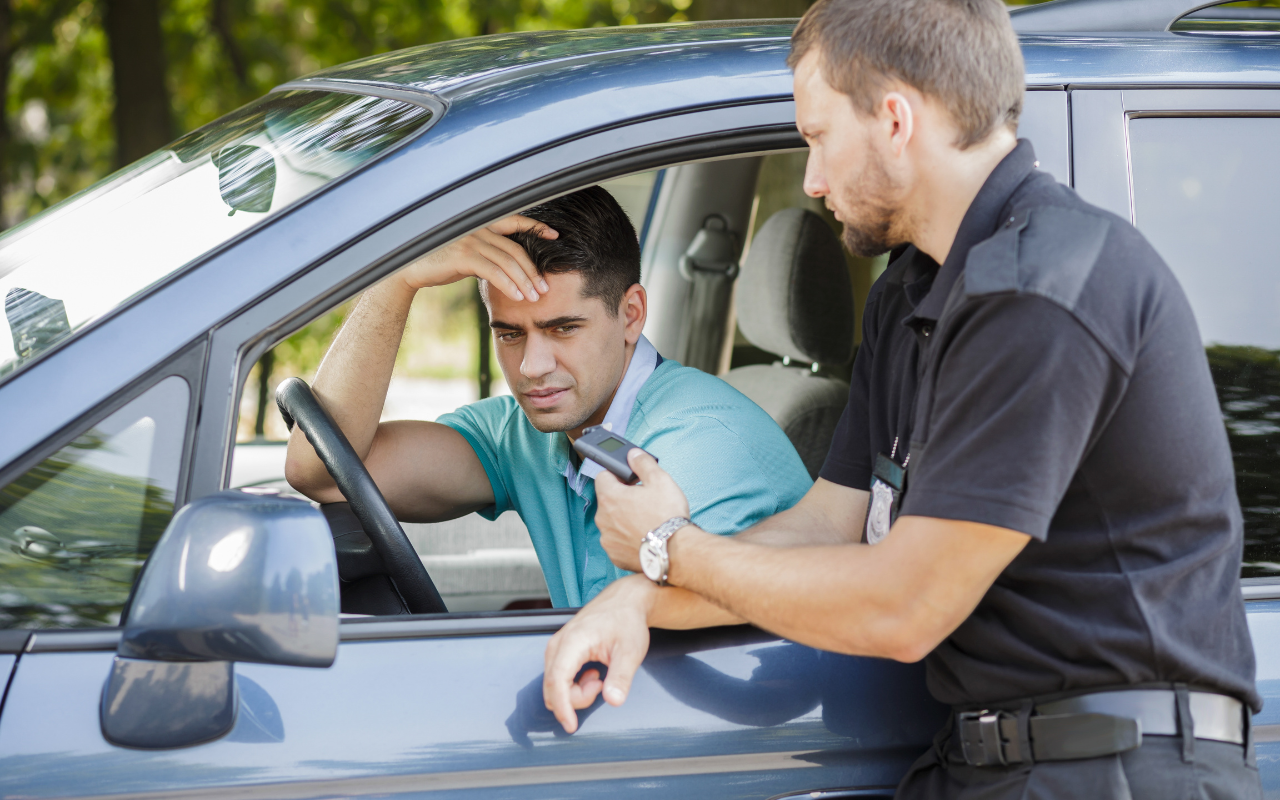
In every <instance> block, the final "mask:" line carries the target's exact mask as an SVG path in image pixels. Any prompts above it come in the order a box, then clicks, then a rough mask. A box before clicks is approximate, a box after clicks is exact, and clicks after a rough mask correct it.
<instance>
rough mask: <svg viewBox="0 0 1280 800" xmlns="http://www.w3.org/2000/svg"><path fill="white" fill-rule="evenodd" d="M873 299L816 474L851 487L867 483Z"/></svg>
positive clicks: (873, 335) (868, 471)
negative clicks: (846, 388) (845, 392)
mask: <svg viewBox="0 0 1280 800" xmlns="http://www.w3.org/2000/svg"><path fill="white" fill-rule="evenodd" d="M874 304H875V301H874V300H868V301H867V307H866V310H865V311H864V312H863V315H862V343H861V344H860V345H858V354H857V355H856V356H854V359H853V377H852V378H851V379H850V380H849V402H848V403H846V404H845V407H844V411H842V412H841V413H840V421H839V422H838V423H836V430H835V433H834V434H833V435H832V437H831V448H830V449H829V450H827V458H826V460H825V461H824V462H823V463H822V470H821V471H820V472H819V473H818V477H819V478H822V479H824V480H828V481H831V482H832V483H838V484H840V485H841V486H848V487H851V488H854V489H867V488H868V487H870V486H871V467H872V465H871V429H870V425H871V406H870V401H871V361H872V358H873V354H874V352H875V341H876V329H875V324H874V320H875V318H876V316H877V314H876V310H875V308H874Z"/></svg>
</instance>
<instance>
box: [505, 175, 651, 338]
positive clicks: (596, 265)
mask: <svg viewBox="0 0 1280 800" xmlns="http://www.w3.org/2000/svg"><path fill="white" fill-rule="evenodd" d="M522 213H523V214H524V215H525V216H526V217H530V218H532V219H536V220H537V221H538V222H541V223H544V224H546V225H548V226H549V227H551V228H552V229H553V230H555V231H556V232H557V233H559V234H560V236H559V238H556V239H543V238H542V237H540V236H538V235H537V234H536V233H533V232H525V233H516V234H512V235H511V236H509V237H507V238H509V239H512V240H513V241H515V242H516V243H517V244H519V245H520V246H521V247H523V248H524V249H525V252H527V253H528V254H529V257H530V258H531V259H533V264H534V266H536V267H537V268H538V274H539V275H547V274H553V275H554V274H557V273H561V272H578V273H581V275H582V294H583V296H584V297H598V298H600V300H601V301H602V302H603V303H604V305H605V308H607V309H609V313H610V314H612V315H614V316H617V314H618V307H619V306H620V305H622V298H623V296H624V295H626V293H627V290H628V289H630V288H631V287H632V286H634V285H635V284H637V283H639V282H640V243H639V241H638V240H637V238H636V229H635V228H634V227H632V225H631V220H630V219H628V218H627V213H626V212H625V211H623V210H622V206H620V205H618V201H617V200H615V199H613V195H611V194H609V192H607V191H606V190H604V189H602V188H600V187H599V186H592V187H589V188H587V189H581V190H579V191H576V192H574V193H573V194H567V195H565V196H563V197H557V198H556V199H555V200H549V201H547V202H545V203H543V204H542V205H539V206H534V207H533V208H531V209H529V210H528V211H524V212H522Z"/></svg>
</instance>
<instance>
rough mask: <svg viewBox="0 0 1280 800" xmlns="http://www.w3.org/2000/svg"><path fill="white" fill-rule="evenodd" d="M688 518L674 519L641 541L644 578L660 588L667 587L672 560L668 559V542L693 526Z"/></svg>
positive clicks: (650, 532)
mask: <svg viewBox="0 0 1280 800" xmlns="http://www.w3.org/2000/svg"><path fill="white" fill-rule="evenodd" d="M692 524H693V520H691V519H688V518H687V517H672V518H671V519H669V520H667V521H666V522H664V523H662V524H661V525H659V526H658V527H656V528H654V529H653V530H651V531H649V532H648V533H646V534H645V535H644V538H643V539H641V540H640V569H642V570H644V576H645V577H646V578H648V579H649V580H651V581H653V582H654V583H656V584H658V585H659V586H666V585H667V573H668V572H669V571H670V569H671V559H670V558H668V557H667V540H668V539H670V538H671V536H672V535H673V534H674V533H675V532H676V531H678V530H680V529H681V528H683V527H684V526H685V525H692Z"/></svg>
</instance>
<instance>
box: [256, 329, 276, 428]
mask: <svg viewBox="0 0 1280 800" xmlns="http://www.w3.org/2000/svg"><path fill="white" fill-rule="evenodd" d="M275 365H276V351H274V350H268V351H267V352H265V353H263V354H262V358H261V359H260V360H259V361H258V413H257V415H256V416H255V417H254V419H253V438H254V439H255V440H257V441H260V442H261V441H265V440H266V438H267V406H268V405H270V404H271V370H272V369H273V368H274V367H275Z"/></svg>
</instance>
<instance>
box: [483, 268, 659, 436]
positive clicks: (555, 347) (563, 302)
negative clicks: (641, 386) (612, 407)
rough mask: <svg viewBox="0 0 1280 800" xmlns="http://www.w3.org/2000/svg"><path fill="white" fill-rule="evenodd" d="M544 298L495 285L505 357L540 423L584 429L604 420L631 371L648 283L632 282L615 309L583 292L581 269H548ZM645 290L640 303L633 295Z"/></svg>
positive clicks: (514, 389) (496, 327)
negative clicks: (512, 293)
mask: <svg viewBox="0 0 1280 800" xmlns="http://www.w3.org/2000/svg"><path fill="white" fill-rule="evenodd" d="M545 278H546V281H547V284H548V286H549V287H550V291H548V292H546V293H544V294H543V295H542V296H541V298H540V299H539V300H538V301H537V302H533V303H531V302H529V301H527V300H522V301H516V300H512V299H510V298H509V297H506V296H505V295H503V294H502V293H501V292H495V291H490V292H488V293H487V294H488V297H489V302H490V307H489V316H490V319H491V320H492V322H491V325H492V327H493V334H494V339H495V344H496V349H497V353H498V363H499V364H500V365H501V366H502V374H503V375H505V376H506V378H507V385H508V386H510V387H511V393H512V394H513V395H514V396H515V398H516V401H517V402H518V403H520V407H521V408H523V409H524V413H525V414H526V415H527V416H528V417H529V421H530V422H531V423H533V427H535V428H537V429H538V430H540V431H542V432H544V433H551V432H558V431H568V432H571V433H575V434H576V432H577V430H578V429H579V428H581V427H582V426H583V425H586V424H588V423H590V424H598V423H599V422H601V421H603V419H604V414H605V412H607V411H608V404H609V402H610V401H611V400H612V399H613V394H614V391H615V390H616V389H617V387H618V383H619V382H620V381H621V380H622V375H623V372H624V371H625V365H626V357H627V345H628V344H634V343H635V341H636V340H637V339H638V338H639V335H640V330H641V328H642V327H643V325H644V301H643V294H644V289H642V288H640V287H639V286H638V285H637V286H633V287H632V288H631V290H630V291H629V292H628V293H627V294H628V296H627V298H625V299H624V300H623V302H622V310H621V311H619V313H618V314H616V315H612V314H610V313H609V311H608V309H606V308H605V304H604V302H603V301H602V300H600V299H599V298H596V297H590V298H588V297H583V296H582V276H581V275H580V274H578V273H576V272H566V273H560V274H553V275H546V276H545ZM636 293H639V295H640V296H641V297H640V301H639V304H638V318H637V308H636V302H635V297H634V295H635V294H636Z"/></svg>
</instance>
